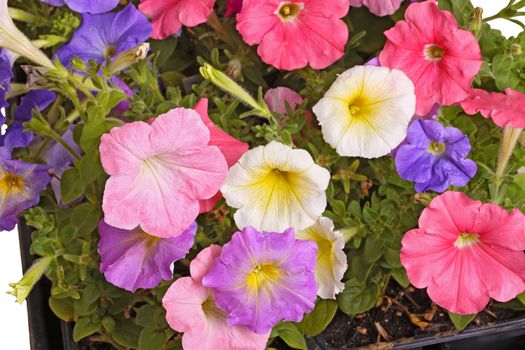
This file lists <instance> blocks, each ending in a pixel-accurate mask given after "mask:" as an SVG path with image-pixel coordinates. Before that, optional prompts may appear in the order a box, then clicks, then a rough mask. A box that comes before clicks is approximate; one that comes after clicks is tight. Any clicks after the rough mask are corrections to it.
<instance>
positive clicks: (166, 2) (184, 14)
mask: <svg viewBox="0 0 525 350" xmlns="http://www.w3.org/2000/svg"><path fill="white" fill-rule="evenodd" d="M213 5H215V0H141V1H140V5H139V9H140V11H141V12H142V13H143V14H145V15H146V16H149V17H151V18H153V33H152V34H151V37H152V38H153V39H165V38H167V37H169V36H170V35H173V34H175V33H177V32H178V31H179V30H180V29H181V28H182V26H183V25H185V26H186V27H195V26H196V25H199V24H201V23H204V22H206V21H207V20H208V17H209V16H210V14H211V12H212V10H213Z"/></svg>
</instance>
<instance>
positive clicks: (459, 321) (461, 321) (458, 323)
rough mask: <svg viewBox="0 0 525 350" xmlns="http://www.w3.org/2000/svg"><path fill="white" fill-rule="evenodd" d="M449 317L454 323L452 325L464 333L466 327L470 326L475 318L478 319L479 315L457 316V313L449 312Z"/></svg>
mask: <svg viewBox="0 0 525 350" xmlns="http://www.w3.org/2000/svg"><path fill="white" fill-rule="evenodd" d="M448 316H449V317H450V320H451V321H452V323H453V324H454V327H456V329H457V330H458V331H462V330H464V329H465V327H467V326H468V324H469V323H470V322H472V320H474V318H476V316H477V314H472V315H458V314H455V313H452V312H449V313H448Z"/></svg>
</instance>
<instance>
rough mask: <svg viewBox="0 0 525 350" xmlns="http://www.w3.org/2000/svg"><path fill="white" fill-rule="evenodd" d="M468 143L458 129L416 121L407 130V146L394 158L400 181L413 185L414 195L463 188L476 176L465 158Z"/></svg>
mask: <svg viewBox="0 0 525 350" xmlns="http://www.w3.org/2000/svg"><path fill="white" fill-rule="evenodd" d="M470 148H471V147H470V141H469V139H468V137H467V136H465V135H464V134H463V133H462V132H461V131H460V130H459V129H456V128H453V127H447V128H445V127H443V125H441V124H440V123H438V122H436V121H434V120H416V121H415V122H413V123H412V125H410V127H409V129H408V136H407V139H406V144H404V145H403V146H401V147H399V149H398V150H397V153H396V156H395V162H396V168H397V172H398V173H399V176H401V177H402V178H403V179H405V180H408V181H412V182H415V183H416V191H418V192H424V191H427V190H433V191H436V192H443V191H445V190H446V189H447V188H448V186H450V185H452V186H465V185H466V184H467V183H468V182H469V181H470V179H471V178H472V177H474V175H475V174H476V171H477V165H476V163H475V162H474V161H472V160H470V159H465V157H466V156H467V155H468V153H469V152H470Z"/></svg>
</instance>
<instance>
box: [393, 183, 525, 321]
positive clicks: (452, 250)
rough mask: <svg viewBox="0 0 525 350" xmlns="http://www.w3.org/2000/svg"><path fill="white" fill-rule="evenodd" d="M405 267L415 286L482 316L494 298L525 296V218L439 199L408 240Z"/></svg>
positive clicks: (465, 200) (458, 199) (461, 197)
mask: <svg viewBox="0 0 525 350" xmlns="http://www.w3.org/2000/svg"><path fill="white" fill-rule="evenodd" d="M402 244H403V247H402V248H401V263H402V264H403V266H404V267H405V269H406V271H407V274H408V278H409V280H410V282H411V283H412V284H413V285H414V286H415V287H417V288H427V292H428V295H429V297H430V298H431V299H432V300H433V301H434V302H435V303H436V304H438V305H440V306H442V307H444V308H445V309H447V310H449V311H451V312H454V313H456V314H461V315H468V314H474V313H477V312H480V311H481V310H483V309H484V308H485V306H486V305H487V303H488V302H489V299H490V298H493V299H495V300H497V301H501V302H506V301H509V300H511V299H513V298H515V297H516V296H517V295H518V294H520V293H521V292H523V291H525V254H524V253H523V250H525V216H524V215H523V214H522V213H521V212H520V211H519V210H518V209H514V211H512V213H509V212H508V211H506V210H505V209H503V208H501V207H499V206H497V205H494V204H483V203H481V202H480V201H473V200H472V199H470V198H469V197H467V196H466V195H465V194H463V193H461V192H450V191H449V192H445V193H443V194H442V195H440V196H438V197H436V198H434V200H432V202H431V203H430V205H429V206H428V208H426V209H425V210H423V213H422V214H421V217H420V218H419V228H417V229H413V230H410V231H408V232H407V233H406V234H405V237H403V241H402Z"/></svg>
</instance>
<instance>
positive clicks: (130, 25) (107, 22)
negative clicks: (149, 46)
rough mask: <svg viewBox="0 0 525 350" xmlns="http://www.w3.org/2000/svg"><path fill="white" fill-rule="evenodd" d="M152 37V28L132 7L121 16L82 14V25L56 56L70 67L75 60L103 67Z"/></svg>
mask: <svg viewBox="0 0 525 350" xmlns="http://www.w3.org/2000/svg"><path fill="white" fill-rule="evenodd" d="M150 34H151V24H150V23H149V21H148V20H147V18H146V17H144V15H143V14H142V13H140V11H138V10H137V9H136V8H135V6H133V5H132V4H129V5H128V6H126V7H125V8H124V9H123V10H122V11H119V12H111V13H104V14H99V15H90V14H83V15H82V25H81V26H80V27H79V28H78V29H77V30H76V31H75V33H74V34H73V37H72V38H71V41H70V42H69V43H67V44H66V45H64V46H62V47H61V48H60V49H58V50H57V52H56V55H57V57H58V58H59V59H60V62H62V64H64V65H66V66H68V67H69V66H71V62H70V61H71V59H72V58H74V57H75V56H77V57H79V58H80V59H82V60H83V61H84V62H88V61H89V60H90V59H92V60H93V61H95V62H96V63H103V62H105V61H106V60H111V59H112V57H114V56H116V55H118V54H120V53H122V52H124V51H127V50H130V49H132V48H134V47H135V46H137V45H138V44H140V43H142V42H145V41H146V40H148V38H149V36H150Z"/></svg>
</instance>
